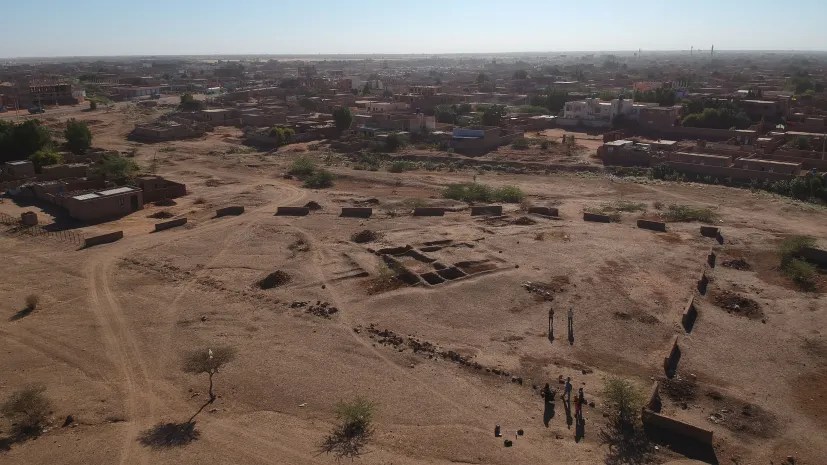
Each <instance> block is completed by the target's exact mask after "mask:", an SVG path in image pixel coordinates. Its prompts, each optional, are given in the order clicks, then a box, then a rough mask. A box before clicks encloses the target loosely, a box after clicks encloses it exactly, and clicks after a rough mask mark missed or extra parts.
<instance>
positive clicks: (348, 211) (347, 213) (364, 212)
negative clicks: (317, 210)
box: [339, 207, 373, 218]
mask: <svg viewBox="0 0 827 465" xmlns="http://www.w3.org/2000/svg"><path fill="white" fill-rule="evenodd" d="M371 215H373V209H372V208H367V207H342V214H341V215H339V216H344V217H345V218H370V217H371Z"/></svg>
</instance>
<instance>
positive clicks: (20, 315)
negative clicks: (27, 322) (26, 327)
mask: <svg viewBox="0 0 827 465" xmlns="http://www.w3.org/2000/svg"><path fill="white" fill-rule="evenodd" d="M33 311H34V308H32V307H28V306H27V307H26V308H24V309H23V310H20V311H18V312H17V313H15V314H14V315H12V316H10V317H9V321H17V320H20V319H23V318H26V317H27V316H29V315H31V314H32V312H33Z"/></svg>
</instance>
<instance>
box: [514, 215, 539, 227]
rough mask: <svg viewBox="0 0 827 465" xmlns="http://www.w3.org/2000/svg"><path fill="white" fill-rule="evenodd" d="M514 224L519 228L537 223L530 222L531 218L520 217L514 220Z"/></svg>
mask: <svg viewBox="0 0 827 465" xmlns="http://www.w3.org/2000/svg"><path fill="white" fill-rule="evenodd" d="M514 224H517V225H520V226H531V225H532V224H537V222H536V221H534V220H532V219H531V218H529V217H527V216H521V217H519V218H517V219H516V220H514Z"/></svg>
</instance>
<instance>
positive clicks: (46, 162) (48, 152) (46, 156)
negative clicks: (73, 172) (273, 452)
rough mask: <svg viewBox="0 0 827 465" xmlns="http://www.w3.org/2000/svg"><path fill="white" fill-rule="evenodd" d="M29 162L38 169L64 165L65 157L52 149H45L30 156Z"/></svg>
mask: <svg viewBox="0 0 827 465" xmlns="http://www.w3.org/2000/svg"><path fill="white" fill-rule="evenodd" d="M29 161H30V162H32V164H34V166H35V168H36V169H38V170H39V169H40V168H42V167H44V166H50V165H59V164H61V163H63V156H62V155H61V154H59V153H57V152H55V151H54V150H52V149H48V148H44V149H40V150H38V151H37V152H35V153H33V154H31V155H30V156H29Z"/></svg>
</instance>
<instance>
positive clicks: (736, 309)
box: [712, 291, 764, 319]
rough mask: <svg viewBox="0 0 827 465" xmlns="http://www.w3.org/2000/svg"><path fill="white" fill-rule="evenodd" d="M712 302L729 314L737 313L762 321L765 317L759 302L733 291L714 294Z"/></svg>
mask: <svg viewBox="0 0 827 465" xmlns="http://www.w3.org/2000/svg"><path fill="white" fill-rule="evenodd" d="M712 301H713V302H715V305H717V306H719V307H721V308H723V309H724V310H726V311H727V312H728V313H736V314H738V315H743V316H745V317H747V318H752V319H760V318H761V317H763V316H764V313H763V312H762V311H761V307H760V306H759V305H758V302H756V301H754V300H752V299H749V298H747V297H744V296H741V295H738V294H736V293H734V292H731V291H720V292H716V293H714V294H713V295H712Z"/></svg>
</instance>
